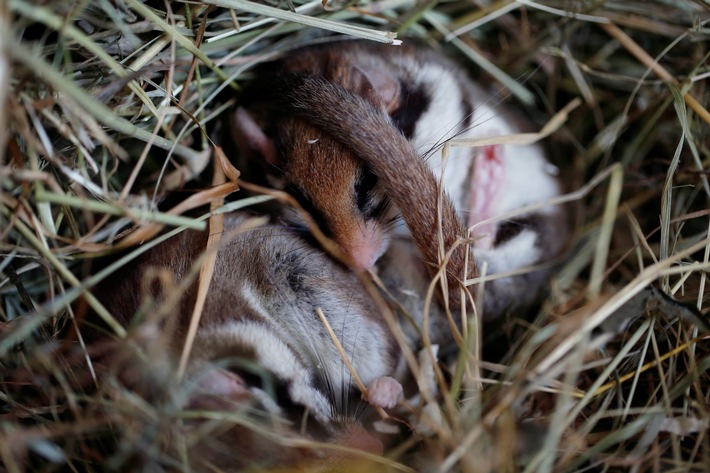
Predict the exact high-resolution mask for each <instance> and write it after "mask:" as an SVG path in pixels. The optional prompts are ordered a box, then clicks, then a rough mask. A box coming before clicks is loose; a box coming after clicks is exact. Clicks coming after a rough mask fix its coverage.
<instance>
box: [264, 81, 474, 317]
mask: <svg viewBox="0 0 710 473" xmlns="http://www.w3.org/2000/svg"><path fill="white" fill-rule="evenodd" d="M275 92H276V93H277V94H280V95H281V98H282V103H284V104H286V106H287V107H289V111H290V112H292V113H294V114H296V115H298V116H300V117H302V118H304V119H306V120H308V121H309V122H311V123H312V124H314V125H315V126H317V127H319V128H321V129H322V130H324V131H326V132H328V133H330V134H331V135H332V136H333V137H334V138H335V139H337V140H338V141H340V142H342V143H343V144H345V145H346V146H347V147H348V148H349V149H351V150H352V151H353V152H354V153H355V155H356V156H357V157H359V158H360V159H362V160H363V161H365V163H366V164H367V166H368V167H369V168H370V170H371V171H372V172H373V173H374V174H375V175H376V176H377V177H378V179H379V181H380V182H381V184H382V185H383V186H384V188H385V191H386V192H387V193H388V194H389V197H390V199H391V200H392V201H393V202H394V203H395V204H396V205H397V207H399V209H400V211H401V214H402V217H403V218H404V221H405V223H406V224H407V226H408V227H409V230H410V232H411V234H412V237H413V238H414V240H415V242H416V244H417V246H418V248H419V251H420V252H421V254H422V257H423V258H424V261H425V263H426V264H427V268H428V270H429V273H430V276H432V277H433V276H434V275H435V274H436V273H437V271H438V268H439V266H440V261H441V256H442V255H443V254H446V252H448V251H449V250H450V249H451V248H452V247H453V246H454V244H455V243H456V241H457V239H458V238H459V237H464V236H465V235H466V232H465V230H464V227H463V225H462V224H461V222H460V221H459V219H458V216H457V214H456V210H455V209H454V205H453V203H452V202H451V199H450V198H449V197H448V195H446V193H443V192H440V188H439V182H438V180H437V179H436V177H435V176H434V173H433V172H432V171H431V170H430V169H429V167H428V166H427V165H426V163H425V162H424V161H422V160H421V159H420V158H419V156H418V155H417V153H416V151H415V150H414V148H413V147H412V145H411V144H410V143H409V141H407V139H406V138H405V137H404V135H402V133H400V132H399V130H397V128H396V127H395V126H394V124H393V123H392V122H391V120H390V118H389V116H388V115H387V114H386V113H385V112H384V110H381V109H378V108H377V107H375V106H374V105H373V104H371V103H370V102H368V101H366V100H365V99H364V98H362V97H360V96H359V95H357V94H355V93H353V92H351V91H350V90H347V89H345V88H343V87H341V86H339V85H337V84H335V83H333V82H330V81H328V80H326V79H324V78H322V77H318V76H312V75H288V76H283V77H281V78H280V80H279V86H278V87H276V90H275ZM440 196H441V198H440ZM439 209H441V214H440V218H441V227H439V224H438V221H439ZM439 228H441V233H440V231H439ZM440 242H441V243H443V247H442V246H441V245H440ZM466 248H467V246H466V245H462V244H461V245H459V247H458V248H457V249H456V250H455V251H454V252H453V253H452V255H451V259H450V261H449V263H448V265H447V274H448V292H449V296H450V297H449V304H450V307H451V308H452V309H458V308H460V304H461V300H460V296H459V294H460V292H459V287H460V286H459V283H458V282H460V281H462V280H463V279H464V276H466V277H468V278H470V277H473V276H474V274H475V272H476V268H475V262H474V258H473V255H471V257H470V258H469V259H468V274H464V269H465V266H466V260H465V259H466Z"/></svg>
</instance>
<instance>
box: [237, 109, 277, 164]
mask: <svg viewBox="0 0 710 473" xmlns="http://www.w3.org/2000/svg"><path fill="white" fill-rule="evenodd" d="M232 137H233V138H234V141H235V142H236V144H237V146H238V147H239V150H240V151H241V152H242V153H243V154H244V155H246V156H250V157H251V156H253V155H255V154H256V155H258V156H259V157H261V158H262V159H264V160H265V161H266V162H268V163H269V164H273V165H279V164H280V159H279V156H278V153H277V152H276V146H274V142H273V140H271V138H269V137H268V136H266V134H265V133H264V130H263V129H262V128H261V126H259V124H258V123H257V122H256V120H254V118H253V117H252V116H251V114H250V113H249V112H248V111H247V110H246V109H245V108H244V107H237V110H236V111H235V112H234V117H233V120H232Z"/></svg>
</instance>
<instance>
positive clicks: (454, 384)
mask: <svg viewBox="0 0 710 473" xmlns="http://www.w3.org/2000/svg"><path fill="white" fill-rule="evenodd" d="M211 3H214V4H215V5H217V4H218V5H221V6H214V5H211V4H210V5H208V4H206V3H202V2H190V3H183V2H170V3H164V2H142V1H140V0H123V1H120V2H110V1H97V2H60V1H55V2H51V1H49V2H47V1H43V2H40V1H24V0H8V1H5V2H3V3H2V4H0V103H2V104H3V108H2V113H0V182H1V185H2V194H0V198H1V199H2V201H1V202H2V206H1V207H0V235H1V240H0V245H1V248H0V251H2V260H1V262H0V294H2V301H1V304H0V464H2V468H3V469H4V470H6V471H10V472H21V471H58V470H62V471H94V470H100V469H101V470H103V469H114V470H121V471H124V470H127V469H146V470H149V471H156V470H157V469H158V468H160V469H169V470H184V469H189V466H188V465H189V464H190V462H192V468H194V469H196V470H198V471H207V470H208V465H206V464H203V463H199V461H200V458H199V455H197V453H199V450H196V449H195V448H193V447H194V446H195V445H204V440H205V439H207V441H209V439H210V438H211V437H212V436H214V437H216V436H217V435H218V434H220V433H221V432H223V431H224V429H226V428H227V427H229V426H233V425H241V426H242V427H241V429H242V430H240V431H239V432H242V439H243V438H244V436H251V437H250V438H253V439H255V440H254V442H253V445H255V447H254V448H255V449H256V448H257V447H256V446H257V445H263V439H264V438H272V439H274V441H275V442H276V443H277V444H278V447H277V448H276V450H271V451H278V452H283V451H289V450H294V449H295V447H299V448H300V450H298V451H299V452H306V453H303V455H304V456H305V457H308V455H309V453H307V452H308V446H309V444H308V442H307V441H305V440H303V439H298V437H297V436H296V437H294V436H279V435H276V437H270V435H271V434H273V433H274V432H276V433H277V434H278V433H279V432H280V430H279V429H280V427H279V426H278V425H272V426H271V427H264V425H265V424H263V423H258V422H256V423H254V422H253V420H250V418H249V417H245V416H243V415H241V416H240V415H238V413H237V414H234V413H228V412H227V413H224V412H223V413H219V412H218V411H217V412H215V411H211V413H200V412H197V413H195V412H194V411H183V410H179V409H176V408H175V405H176V404H175V399H174V398H171V397H169V396H165V393H161V390H160V389H156V387H157V386H161V385H164V386H165V385H169V382H170V380H171V379H172V377H171V376H172V374H173V373H174V371H175V370H174V367H173V368H170V363H169V360H166V359H165V357H164V356H163V355H162V353H163V352H164V350H163V349H164V345H162V344H161V343H145V340H144V339H141V337H143V336H145V334H146V332H145V331H141V330H138V329H135V328H129V329H128V330H127V334H126V337H125V340H123V341H120V342H119V341H117V342H116V343H115V344H112V343H104V344H102V345H101V346H86V347H84V346H82V345H81V344H77V346H73V345H68V344H67V343H63V342H62V340H63V337H62V336H61V335H62V334H65V333H72V334H76V333H77V327H78V325H79V324H78V321H79V320H81V319H82V318H83V316H84V315H85V313H86V311H87V304H88V306H93V307H92V309H93V310H94V311H96V312H97V313H99V314H100V315H101V316H102V317H103V318H104V319H105V323H108V324H109V326H110V327H113V331H114V332H116V333H119V334H120V335H124V332H126V330H125V329H124V328H122V327H121V326H119V325H118V324H116V323H115V322H112V319H111V316H110V314H107V313H102V312H101V310H100V308H99V307H97V306H95V304H94V301H92V300H91V298H90V297H85V300H86V304H79V303H77V301H78V300H79V299H80V297H81V296H82V294H84V295H85V289H86V288H87V287H90V286H91V285H92V284H93V283H94V282H95V281H94V279H92V277H91V276H90V275H89V273H88V272H87V271H88V268H89V265H88V264H87V261H88V260H90V259H91V258H92V257H94V256H96V254H97V253H105V252H111V251H112V250H114V249H116V248H117V247H124V246H125V247H129V246H130V245H132V244H135V243H136V242H140V241H144V240H148V239H149V238H150V237H151V236H153V235H155V234H156V233H157V232H158V231H159V230H158V228H157V227H156V226H155V225H153V224H155V223H159V224H161V225H165V226H166V227H167V228H168V229H172V228H175V227H177V226H180V225H189V226H199V225H202V223H201V222H197V221H195V220H194V219H193V218H188V217H184V216H181V215H182V214H184V211H185V209H184V208H178V209H176V210H175V211H174V212H165V211H160V212H159V211H157V210H156V207H155V204H156V202H158V201H159V200H160V199H161V197H162V196H163V195H164V194H165V193H166V192H168V191H173V190H181V189H189V190H190V195H191V200H189V202H191V203H192V204H193V205H195V206H196V205H201V204H205V203H208V202H210V201H215V199H219V198H221V197H223V196H224V195H225V194H227V193H228V192H230V191H232V190H233V184H230V182H231V181H230V178H234V175H230V174H229V172H228V173H227V176H226V178H225V179H223V180H224V181H225V182H226V183H225V184H222V185H221V186H219V187H217V190H216V191H215V190H210V191H207V190H200V189H207V188H209V187H210V185H211V184H212V183H215V182H219V179H215V178H213V175H216V176H219V172H215V169H220V168H221V166H219V160H217V159H216V156H218V153H217V152H216V150H215V147H214V145H213V143H212V142H211V140H210V130H213V129H214V128H215V127H216V126H217V124H218V122H219V118H218V117H219V116H220V113H221V112H222V111H223V110H224V109H225V108H227V107H229V106H230V105H231V103H230V102H229V101H226V102H225V101H224V100H221V99H219V100H218V99H217V97H223V96H224V93H223V92H222V94H221V95H220V90H222V91H223V90H224V89H226V90H230V88H232V89H231V90H233V91H234V94H233V95H234V96H236V94H238V88H239V84H240V83H241V82H242V81H244V80H247V79H248V75H249V72H248V71H249V65H250V64H251V63H252V62H253V60H254V59H255V58H257V57H261V56H264V55H269V54H272V53H273V52H275V51H279V50H283V49H285V48H289V47H291V46H293V45H295V44H301V43H305V42H308V41H310V40H312V39H313V38H314V37H315V36H321V34H322V33H323V32H324V31H325V32H329V33H327V34H332V32H333V31H337V32H339V33H341V34H350V35H359V36H363V35H365V36H370V37H372V38H376V39H378V40H384V41H389V40H391V38H392V36H391V35H387V34H380V33H378V31H397V32H398V33H399V36H398V37H399V38H400V39H402V38H405V40H406V37H408V36H413V37H418V38H421V39H423V40H424V41H427V42H431V43H439V44H443V45H445V47H446V49H447V50H449V52H450V53H452V54H454V55H457V56H458V57H459V58H460V59H461V60H462V61H464V62H466V61H468V63H469V64H470V66H471V69H472V71H473V72H474V74H475V75H477V76H479V77H480V78H481V79H482V80H491V78H494V80H495V81H497V83H498V84H499V85H500V88H501V90H502V91H503V93H504V94H506V95H507V94H510V95H512V96H513V99H511V100H512V101H517V102H518V103H521V102H522V103H526V101H527V105H526V108H527V110H528V112H529V113H530V114H532V115H533V117H534V118H536V119H537V120H538V122H539V123H543V122H544V121H545V120H546V119H547V118H548V117H549V116H550V115H552V114H553V113H554V112H555V111H557V110H559V109H560V108H561V107H562V106H563V105H564V104H566V103H568V102H569V101H570V100H571V99H572V98H576V97H581V98H582V99H583V101H584V105H583V106H581V107H579V108H577V109H576V110H574V111H573V112H572V114H571V116H570V119H569V120H568V121H567V122H566V123H565V125H564V126H563V127H562V128H561V129H560V130H558V131H557V132H556V133H555V134H554V135H553V136H552V137H551V138H549V139H548V145H549V146H550V149H552V150H554V153H553V155H554V159H555V160H556V163H557V164H559V165H560V166H561V167H562V169H563V170H564V172H565V176H567V177H566V181H567V183H568V189H569V190H570V191H576V190H577V189H582V190H583V191H582V192H577V194H575V205H576V206H577V207H576V209H577V211H575V212H574V213H573V214H574V226H575V230H576V232H575V233H576V237H575V240H574V241H573V242H572V250H571V251H570V254H569V257H568V258H566V259H565V261H564V262H563V263H562V264H561V265H560V267H559V270H558V271H557V272H556V275H555V277H554V280H553V281H552V284H551V291H550V294H549V296H548V297H547V299H546V300H545V301H544V303H543V304H542V306H541V308H540V310H539V313H538V314H537V315H536V316H535V317H534V318H533V319H532V321H524V320H510V321H508V322H507V323H506V324H505V326H504V327H503V328H502V329H501V332H502V333H503V337H504V338H506V339H507V340H508V341H509V348H507V349H506V350H505V353H504V354H502V356H500V357H499V360H500V361H499V363H491V362H488V363H478V362H477V360H478V358H477V352H478V351H477V349H472V350H471V352H470V353H469V354H468V356H464V354H462V356H460V357H459V360H458V361H459V363H458V365H457V367H456V368H455V369H454V370H453V371H452V373H451V379H450V386H451V387H450V390H449V392H448V393H447V394H446V395H445V397H444V399H443V400H442V401H441V402H440V405H439V409H436V408H435V406H429V408H428V409H431V410H432V411H438V412H440V413H441V414H442V416H441V419H442V420H441V424H440V425H439V427H438V428H437V429H435V430H434V431H433V432H432V434H431V435H430V436H428V437H426V438H421V437H410V438H406V437H405V438H402V439H401V440H398V441H395V442H393V444H392V445H391V447H390V448H389V457H390V458H391V459H392V460H393V461H394V462H397V464H396V465H394V464H392V463H391V464H390V466H391V467H392V468H400V469H406V468H414V469H415V470H418V471H449V470H454V471H456V470H460V471H490V470H497V471H580V470H586V471H618V470H631V471H647V470H655V471H661V470H663V471H668V470H670V471H673V470H678V471H702V470H705V469H706V468H707V465H708V464H710V440H709V439H708V436H707V431H708V422H709V419H710V414H708V410H709V408H708V407H709V405H710V403H709V401H708V392H710V390H709V389H708V386H709V385H710V380H709V379H708V374H707V370H708V368H710V358H709V357H708V341H707V339H706V334H707V331H706V330H705V327H706V326H707V322H706V320H707V311H708V295H709V294H710V292H708V289H707V284H708V283H707V281H706V279H707V274H708V269H709V268H710V237H709V236H708V229H709V228H710V223H709V222H710V212H709V211H708V208H710V201H709V196H710V186H709V185H708V169H710V150H709V148H708V143H709V142H710V139H709V136H710V115H709V114H708V111H707V103H708V102H709V101H708V94H709V92H708V87H707V83H708V81H707V78H708V74H709V73H710V71H709V70H708V55H709V54H710V50H709V49H708V44H710V42H708V34H709V33H708V31H709V30H708V27H709V25H708V21H709V20H710V7H709V6H708V4H707V3H706V2H702V1H691V0H688V1H678V2H667V1H662V0H655V1H618V2H615V1H606V2H604V1H601V2H555V1H544V2H532V1H525V2H522V1H521V2H518V3H515V2H506V1H503V2H483V1H481V2H468V1H456V0H454V1H449V2H438V3H437V2H420V3H418V4H414V3H413V2H408V1H401V2H398V1H393V2H373V3H370V2H361V3H353V4H347V3H344V2H338V3H335V4H328V5H326V7H325V8H323V7H322V6H321V5H320V2H312V3H307V4H299V3H295V4H293V5H291V4H290V3H285V4H274V5H268V6H267V7H270V8H271V9H268V8H266V9H265V8H264V6H263V5H259V4H254V3H250V2H246V1H243V0H231V1H227V0H224V1H222V2H211ZM225 6H232V7H234V10H229V9H226V8H224V7H225ZM294 8H295V10H296V11H297V12H299V15H303V16H296V15H294V13H293V9H294ZM274 9H275V10H274ZM326 20H327V21H326ZM309 22H310V23H309ZM312 23H314V24H312ZM306 24H310V25H311V26H308V27H307V26H305V25H306ZM355 25H358V27H357V28H356V27H355ZM235 29H237V30H238V31H239V32H238V33H237V34H231V33H233V32H234V30H235ZM375 30H377V31H375ZM452 31H455V32H457V33H456V35H452V34H450V33H451V32H452ZM316 32H318V33H316ZM227 33H230V34H227ZM227 170H228V171H229V169H228V168H227ZM590 182H591V183H593V184H594V185H593V186H588V187H584V186H585V183H590ZM239 198H240V197H239V194H237V199H239ZM129 230H130V231H129ZM111 269H112V268H110V267H109V268H108V269H107V271H106V274H109V276H108V277H110V271H111ZM652 283H653V284H655V285H656V286H657V287H658V288H660V289H661V290H662V291H663V292H660V291H659V290H656V289H647V288H648V287H649V285H650V284H652ZM664 294H671V295H673V296H674V297H675V299H676V300H678V301H681V302H682V303H683V304H684V305H681V304H679V303H678V302H676V301H674V300H671V299H669V298H667V297H666V296H664ZM619 308H620V309H619ZM485 337H488V335H485V336H484V338H485ZM469 346H471V347H477V346H479V345H477V340H475V339H472V340H470V343H469ZM77 347H78V348H77ZM136 347H142V348H140V349H137V348H136ZM484 349H485V344H484ZM103 352H111V353H113V355H112V356H113V357H114V358H119V359H126V360H129V361H130V360H133V361H132V362H131V363H132V365H134V366H140V367H141V369H135V370H130V372H126V371H125V370H124V371H123V372H121V373H120V377H119V376H118V373H117V372H116V370H115V369H113V368H115V366H114V365H110V364H109V365H108V368H106V367H104V368H106V369H104V370H103V372H102V373H99V374H100V375H101V376H100V377H99V378H98V380H97V381H96V382H94V381H93V376H94V375H95V373H94V372H92V371H90V370H83V369H82V370H78V369H76V366H81V365H82V360H84V359H86V357H87V356H90V357H91V358H92V359H101V354H102V353H103ZM136 357H138V358H137V359H138V360H140V362H138V363H136V362H135V359H136ZM147 360H152V361H153V363H148V362H147ZM112 366H113V368H112ZM100 369H101V366H99V365H97V366H94V370H100ZM148 381H150V382H148ZM92 386H96V387H92ZM191 417H201V418H209V419H210V420H208V421H204V422H202V423H197V424H195V423H194V422H192V421H191V420H190V419H191ZM200 441H203V443H202V444H200ZM243 453H244V452H241V454H242V455H243ZM191 454H192V456H191ZM239 454H240V452H237V455H239ZM315 458H317V456H316V457H315ZM232 465H234V464H232ZM380 465H381V466H382V468H384V466H383V465H382V464H380ZM352 468H353V471H354V470H355V469H356V466H355V463H353V464H352Z"/></svg>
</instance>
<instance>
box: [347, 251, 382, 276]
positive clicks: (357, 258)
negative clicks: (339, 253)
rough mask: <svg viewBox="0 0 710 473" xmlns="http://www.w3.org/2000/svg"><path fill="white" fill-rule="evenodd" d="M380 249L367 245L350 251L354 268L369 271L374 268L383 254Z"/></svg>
mask: <svg viewBox="0 0 710 473" xmlns="http://www.w3.org/2000/svg"><path fill="white" fill-rule="evenodd" d="M378 250H379V249H374V250H373V249H372V248H367V247H359V248H356V249H355V250H354V251H352V252H351V253H350V257H351V259H352V262H353V268H354V269H357V270H360V271H367V270H368V269H370V268H372V267H373V266H374V265H375V263H376V262H377V260H378V259H379V257H380V255H381V253H380V252H379V251H378Z"/></svg>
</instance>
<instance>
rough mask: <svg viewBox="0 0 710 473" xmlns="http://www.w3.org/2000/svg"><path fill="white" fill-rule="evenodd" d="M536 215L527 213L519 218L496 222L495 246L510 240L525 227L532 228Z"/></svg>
mask: <svg viewBox="0 0 710 473" xmlns="http://www.w3.org/2000/svg"><path fill="white" fill-rule="evenodd" d="M537 217H538V216H537V215H527V216H525V217H521V218H514V219H510V220H506V221H505V222H501V223H500V224H498V230H497V231H496V241H495V246H498V245H502V244H503V243H505V242H507V241H510V240H512V239H513V238H515V237H516V236H518V235H519V234H520V233H521V232H522V231H523V230H525V229H526V228H527V229H534V227H535V222H536V218H537Z"/></svg>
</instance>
